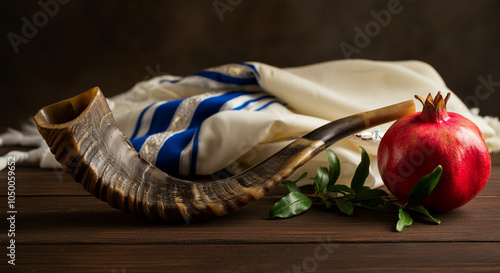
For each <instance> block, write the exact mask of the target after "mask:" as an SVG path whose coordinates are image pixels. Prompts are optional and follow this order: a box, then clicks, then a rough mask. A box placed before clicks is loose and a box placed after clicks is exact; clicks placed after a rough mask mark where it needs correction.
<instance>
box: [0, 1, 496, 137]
mask: <svg viewBox="0 0 500 273" xmlns="http://www.w3.org/2000/svg"><path fill="white" fill-rule="evenodd" d="M61 1H62V0H61ZM66 1H67V0H66ZM390 2H391V1H355V2H352V1H327V0H323V1H321V0H319V1H300V0H291V1H270V0H216V1H213V0H207V1H186V0H182V1H181V0H179V1H141V2H139V1H85V2H84V1H78V0H73V1H69V2H68V3H66V4H59V3H58V2H56V0H42V1H40V2H39V1H1V3H0V8H1V12H2V16H0V20H1V24H0V25H1V28H2V35H3V36H2V37H3V38H2V42H1V46H2V51H1V54H2V55H1V70H2V71H1V75H2V80H1V83H0V84H1V86H0V88H1V92H2V97H1V99H0V109H1V110H0V111H1V112H0V130H3V129H5V127H6V126H14V127H16V126H18V125H19V120H23V119H27V118H30V117H31V116H32V115H33V114H34V113H35V112H36V111H37V110H38V109H39V108H40V107H42V106H45V105H47V104H50V103H53V102H56V101H58V100H61V99H65V98H68V97H71V96H73V95H76V94H78V93H80V92H83V91H85V90H87V89H89V88H91V87H93V86H96V85H97V86H100V87H101V89H102V90H103V91H104V93H105V94H106V95H107V96H112V95H115V94H118V93H121V92H124V91H126V90H128V89H129V88H131V87H132V86H133V85H134V84H135V83H136V82H138V81H141V80H144V79H147V78H151V77H152V76H155V75H159V74H166V73H169V74H173V75H187V74H191V73H194V72H197V71H199V70H202V69H204V68H208V67H213V66H217V65H220V64H226V63H231V62H241V61H260V62H264V63H268V64H271V65H274V66H278V67H291V66H302V65H307V64H311V63H317V62H324V61H329V60H336V59H343V58H345V56H344V54H343V52H342V50H341V49H340V47H339V45H340V44H341V43H342V42H345V43H348V44H350V45H354V38H355V35H356V32H355V30H354V28H355V27H358V28H360V29H364V28H365V26H366V25H367V24H369V23H370V22H372V21H374V17H373V15H372V13H373V12H380V11H381V10H387V9H388V8H387V5H388V3H390ZM40 3H52V4H53V3H57V10H56V11H55V12H53V14H52V15H49V14H47V12H45V14H47V15H45V16H46V18H45V19H47V20H45V21H44V17H43V15H41V13H44V11H43V10H44V8H43V7H42V5H41V4H40ZM220 3H226V4H227V5H229V7H230V10H226V11H224V13H222V11H220V13H222V16H219V14H218V13H217V9H216V7H215V6H214V4H219V8H222V6H220ZM231 5H232V6H231ZM400 6H401V7H402V10H401V12H400V13H398V14H392V16H391V18H390V21H389V22H388V24H387V26H385V27H383V26H382V27H381V29H380V32H379V33H378V34H377V35H374V37H372V38H371V39H370V41H369V43H368V44H367V45H366V46H365V47H364V48H361V49H360V52H359V53H354V54H352V55H351V56H350V57H351V58H364V59H373V60H408V59H416V60H421V61H424V62H427V63H429V64H431V65H432V66H433V67H434V68H435V69H436V70H437V71H438V72H439V73H440V74H441V76H442V77H443V78H444V80H445V82H446V83H447V85H448V86H449V88H450V89H451V90H453V91H454V92H456V93H457V94H458V96H459V97H460V98H461V99H462V100H464V99H465V98H467V97H468V96H475V95H474V90H475V89H476V88H477V86H478V85H480V84H481V82H480V80H479V77H481V76H482V77H484V78H485V79H488V77H491V79H492V81H494V82H500V1H451V0H450V1H415V0H414V1H408V0H402V1H400ZM51 8H52V10H55V6H54V5H52V6H51ZM372 11H373V12H372ZM23 18H25V20H24V21H23ZM34 19H35V20H38V24H39V25H40V27H37V33H36V34H35V35H32V36H33V37H31V38H27V39H26V40H25V41H24V42H26V43H22V44H19V45H18V48H17V49H18V52H17V53H16V52H15V50H14V47H13V46H12V44H11V42H10V41H9V33H11V34H10V35H12V33H13V34H16V35H19V36H22V35H23V34H22V29H23V26H24V25H25V24H26V23H25V22H26V20H28V21H29V22H31V23H33V22H34ZM25 38H26V37H25ZM494 89H496V90H493V91H491V92H490V93H487V92H486V90H487V89H485V88H483V89H482V91H483V92H486V93H487V94H489V95H488V96H489V97H488V98H487V99H481V100H479V104H478V105H476V106H479V108H480V109H481V114H482V115H492V116H500V107H499V106H498V102H500V87H494ZM429 91H432V92H435V90H429ZM469 106H472V105H469Z"/></svg>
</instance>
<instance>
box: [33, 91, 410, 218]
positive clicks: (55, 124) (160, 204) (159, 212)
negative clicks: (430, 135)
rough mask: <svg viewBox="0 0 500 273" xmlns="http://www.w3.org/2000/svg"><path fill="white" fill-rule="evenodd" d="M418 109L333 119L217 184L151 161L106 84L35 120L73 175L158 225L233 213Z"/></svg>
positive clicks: (391, 108)
mask: <svg viewBox="0 0 500 273" xmlns="http://www.w3.org/2000/svg"><path fill="white" fill-rule="evenodd" d="M413 112H415V105H414V103H413V101H411V100H410V101H405V102H402V103H399V104H395V105H391V106H388V107H385V108H380V109H377V110H373V111H368V112H364V113H360V114H356V115H352V116H349V117H345V118H342V119H339V120H336V121H333V122H331V123H328V124H326V125H324V126H322V127H320V128H318V129H316V130H314V131H312V132H310V133H308V134H306V135H304V136H303V137H301V138H299V139H297V140H296V141H294V142H293V143H291V144H290V145H288V146H287V147H285V148H283V149H282V150H281V151H279V152H278V153H276V154H274V155H273V156H271V157H270V158H268V159H267V160H265V161H263V162H262V163H260V164H258V165H255V166H254V167H252V168H250V169H248V170H247V171H245V172H243V173H241V174H239V175H236V176H234V177H231V178H227V179H222V180H217V181H211V182H191V181H186V180H181V179H177V178H174V177H172V176H169V175H168V174H166V173H164V172H162V171H161V170H159V169H158V168H156V167H155V166H153V165H152V164H151V163H149V162H147V161H146V160H144V159H143V158H142V157H141V155H139V153H137V152H136V151H135V150H134V148H133V147H132V144H131V143H130V142H129V141H128V139H127V138H126V137H125V136H124V135H123V133H122V132H121V131H120V130H119V129H118V128H117V126H116V123H115V120H114V119H113V115H112V113H111V110H110V109H109V106H108V104H107V102H106V99H105V97H104V96H103V94H102V93H101V91H100V89H99V88H98V87H95V88H93V89H90V90H88V91H86V92H84V93H82V94H80V95H78V96H75V97H73V98H71V99H67V100H64V101H61V102H58V103H55V104H52V105H49V106H46V107H44V108H42V109H41V110H40V111H38V113H37V114H36V115H35V117H34V119H35V122H36V124H37V127H38V130H39V131H40V134H41V135H42V137H43V138H44V139H45V141H46V142H47V144H48V145H49V147H50V149H51V151H52V153H53V154H54V155H55V157H56V159H57V160H58V161H59V162H60V163H61V164H62V166H63V168H64V169H65V171H66V172H67V173H69V174H70V175H71V176H72V177H73V179H74V180H75V181H76V182H78V183H81V184H82V185H83V187H84V188H85V189H86V190H87V191H88V192H90V193H91V194H93V195H94V196H96V197H97V198H100V199H101V200H102V201H104V202H107V203H109V205H111V206H112V207H114V208H117V209H120V210H122V211H125V212H130V213H132V214H135V215H138V216H141V217H146V218H148V219H151V220H163V221H166V222H176V221H187V222H189V221H193V220H201V219H209V218H212V217H214V216H221V215H225V214H228V213H230V212H233V211H235V210H237V209H238V208H240V207H242V206H244V205H246V204H248V203H250V202H251V201H253V200H257V199H259V198H261V197H262V196H263V195H264V194H265V193H266V192H268V191H269V190H270V189H272V188H273V187H274V186H276V185H278V184H279V183H281V182H282V181H283V180H284V179H286V178H287V177H288V176H290V175H291V174H292V173H293V172H294V171H295V170H296V169H297V168H298V167H300V166H301V165H303V164H304V163H305V162H307V161H308V160H310V159H311V158H312V157H314V156H315V155H316V154H318V153H319V152H321V151H322V150H323V149H324V148H325V147H328V146H330V145H331V144H333V143H334V142H336V141H338V140H340V139H342V138H344V137H346V136H349V135H351V134H354V133H357V132H359V131H362V130H364V129H367V128H369V127H372V126H376V125H379V124H382V123H386V122H389V121H392V120H395V119H397V118H399V117H402V116H404V115H407V114H409V113H413Z"/></svg>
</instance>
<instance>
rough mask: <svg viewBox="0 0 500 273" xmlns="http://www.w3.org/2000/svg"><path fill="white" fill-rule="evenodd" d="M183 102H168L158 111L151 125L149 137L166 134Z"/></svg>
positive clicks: (159, 107)
mask: <svg viewBox="0 0 500 273" xmlns="http://www.w3.org/2000/svg"><path fill="white" fill-rule="evenodd" d="M182 101H183V100H173V101H169V102H166V103H164V104H162V105H160V106H158V108H157V109H156V111H155V113H154V115H153V118H152V119H151V124H150V125H149V131H148V133H147V134H148V135H152V134H156V133H159V132H164V131H165V130H167V128H168V126H169V125H170V123H171V122H172V118H173V117H174V114H175V111H177V108H178V107H179V105H180V104H181V103H182Z"/></svg>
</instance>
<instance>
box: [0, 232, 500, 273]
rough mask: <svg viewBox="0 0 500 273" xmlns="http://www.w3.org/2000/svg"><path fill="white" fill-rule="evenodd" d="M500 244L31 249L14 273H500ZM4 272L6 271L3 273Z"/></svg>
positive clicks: (23, 251) (324, 242)
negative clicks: (404, 272)
mask: <svg viewBox="0 0 500 273" xmlns="http://www.w3.org/2000/svg"><path fill="white" fill-rule="evenodd" d="M498 257H500V243H498V242H497V243H450V244H441V243H395V244H385V243H374V244H345V243H341V244H340V243H331V242H328V238H322V239H320V240H318V241H317V242H315V243H312V244H286V245H276V244H270V245H158V244H156V245H28V246H18V247H17V252H16V265H15V266H10V265H7V264H6V262H5V263H3V264H2V265H1V266H2V267H3V268H4V269H9V272H112V273H131V272H336V271H338V272H345V271H349V272H402V271H406V272H423V271H426V272H427V271H430V272H443V271H444V272H499V271H500V259H498ZM1 271H2V272H5V271H4V270H1Z"/></svg>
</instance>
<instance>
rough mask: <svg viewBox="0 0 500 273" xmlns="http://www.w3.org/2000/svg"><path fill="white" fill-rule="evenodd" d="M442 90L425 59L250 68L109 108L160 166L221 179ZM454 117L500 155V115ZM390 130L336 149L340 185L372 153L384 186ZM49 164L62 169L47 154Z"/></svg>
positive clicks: (145, 88)
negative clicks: (382, 160) (381, 161)
mask: <svg viewBox="0 0 500 273" xmlns="http://www.w3.org/2000/svg"><path fill="white" fill-rule="evenodd" d="M103 91H104V93H105V94H106V90H103ZM437 91H441V92H443V93H447V92H451V91H450V90H449V89H448V88H447V87H446V85H445V83H444V82H443V80H442V79H441V77H440V76H439V74H438V73H437V72H436V71H435V70H434V69H433V68H432V67H431V66H430V65H428V64H425V63H422V62H419V61H399V62H383V61H368V60H339V61H331V62H326V63H320V64H314V65H309V66H304V67H297V68H286V69H281V68H276V67H273V66H270V65H266V64H263V63H257V62H245V63H235V64H227V65H222V66H219V67H215V68H210V69H206V70H203V71H201V72H199V73H196V74H193V75H189V76H185V77H178V76H171V75H165V76H160V77H156V78H153V79H151V80H148V81H143V82H139V83H138V84H136V85H135V86H134V87H133V88H132V89H131V90H129V91H127V92H125V93H123V94H120V95H118V96H115V97H111V98H109V99H108V101H109V104H110V107H111V109H112V111H113V115H114V117H115V119H116V121H117V124H118V126H119V128H120V129H121V130H122V131H123V132H124V134H125V135H126V136H127V137H128V138H129V139H130V140H131V142H132V144H133V145H134V147H135V148H136V150H137V151H139V152H140V153H141V154H142V155H143V156H144V157H145V158H146V159H147V160H149V161H150V162H151V163H153V164H155V165H156V166H157V167H159V168H161V169H163V170H164V171H165V172H167V173H169V174H172V175H175V176H186V175H212V176H214V178H218V177H220V176H222V175H224V176H225V175H230V174H233V173H238V172H241V171H243V170H245V169H246V168H249V167H250V166H253V165H255V164H257V163H258V162H260V161H262V160H264V159H265V158H267V157H269V156H271V155H272V154H274V153H275V152H277V151H278V150H279V149H281V148H283V147H284V146H285V145H287V144H289V143H290V142H291V141H293V140H294V139H296V138H297V137H299V136H301V135H302V134H304V133H306V132H308V131H311V130H313V129H315V128H317V127H319V126H321V125H323V124H325V123H327V122H329V121H331V120H335V119H338V118H341V117H344V116H348V115H351V114H355V113H358V112H363V111H367V110H371V109H375V108H379V107H384V106H387V105H389V104H393V103H398V102H401V101H404V100H408V99H412V98H413V96H414V95H416V94H418V95H420V96H424V97H425V96H426V95H427V94H428V93H432V94H433V95H435V93H437ZM416 106H417V109H421V105H419V103H417V104H416ZM448 110H449V111H452V112H456V113H459V114H462V115H463V116H465V117H467V118H469V119H471V120H472V121H473V122H475V123H476V124H477V125H478V127H479V128H480V130H481V132H482V133H483V136H484V138H485V140H486V142H487V145H488V148H489V149H490V152H495V151H499V150H500V122H499V121H498V118H491V117H488V118H482V117H480V116H479V115H478V112H477V110H475V111H470V110H469V109H467V107H466V106H465V105H464V103H462V102H461V101H460V99H459V98H458V97H457V96H456V95H454V94H453V95H452V97H451V99H450V101H449V102H448ZM389 126H390V124H384V125H382V126H379V127H377V128H373V129H371V130H369V131H366V132H362V133H360V134H357V135H354V136H352V137H349V138H346V139H344V140H341V141H339V142H338V143H336V144H334V145H332V147H330V148H331V149H332V150H334V151H335V152H336V153H337V155H338V156H339V159H340V161H341V168H342V171H341V177H340V179H339V183H342V184H349V183H350V179H351V178H352V175H353V173H354V170H355V168H356V166H357V164H358V163H359V161H360V148H359V146H362V147H363V148H365V149H366V150H367V152H368V154H369V155H370V157H371V170H370V175H369V177H368V179H367V185H368V186H370V187H378V186H380V185H382V181H381V179H380V176H379V174H378V171H377V167H376V160H375V159H376V151H377V147H378V141H379V140H380V137H381V136H382V135H383V132H384V131H385V130H386V129H387V128H388V127H389ZM0 139H1V136H0ZM327 164H328V163H327V156H326V154H319V155H318V156H316V157H315V158H314V159H312V160H311V161H310V162H308V163H307V164H306V165H304V166H303V167H301V168H300V169H299V170H298V171H297V172H296V173H295V175H294V176H295V177H296V176H299V175H300V174H302V173H303V172H304V171H307V172H309V174H310V176H313V175H314V173H315V172H316V169H317V167H318V166H326V165H327ZM40 166H41V167H45V168H48V167H57V166H59V164H58V163H57V162H55V160H54V159H53V156H52V155H51V154H50V152H48V151H47V152H46V153H44V154H43V156H41V158H40ZM292 178H293V177H292ZM306 182H308V181H306V180H305V181H304V183H306ZM304 183H302V184H304Z"/></svg>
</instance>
